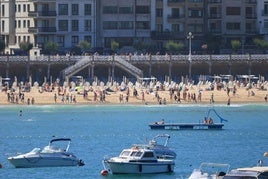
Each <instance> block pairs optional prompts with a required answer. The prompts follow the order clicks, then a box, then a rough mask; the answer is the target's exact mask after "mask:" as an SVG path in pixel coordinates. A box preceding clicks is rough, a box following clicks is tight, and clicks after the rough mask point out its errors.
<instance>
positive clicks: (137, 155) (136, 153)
mask: <svg viewBox="0 0 268 179" xmlns="http://www.w3.org/2000/svg"><path fill="white" fill-rule="evenodd" d="M141 155H142V152H141V151H133V152H132V153H131V154H130V156H132V157H140V156H141Z"/></svg>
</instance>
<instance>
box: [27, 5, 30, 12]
mask: <svg viewBox="0 0 268 179" xmlns="http://www.w3.org/2000/svg"><path fill="white" fill-rule="evenodd" d="M27 12H30V4H27Z"/></svg>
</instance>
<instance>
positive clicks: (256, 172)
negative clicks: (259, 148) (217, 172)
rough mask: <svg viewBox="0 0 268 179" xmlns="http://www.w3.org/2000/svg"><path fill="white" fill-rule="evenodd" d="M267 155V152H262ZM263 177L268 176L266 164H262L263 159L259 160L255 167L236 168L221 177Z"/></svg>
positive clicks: (262, 178)
mask: <svg viewBox="0 0 268 179" xmlns="http://www.w3.org/2000/svg"><path fill="white" fill-rule="evenodd" d="M264 156H265V157H268V153H267V152H265V153H264ZM242 178H246V179H265V178H268V166H263V161H262V160H259V161H258V165H257V166H255V167H245V168H237V169H233V170H231V171H230V172H229V173H227V174H226V175H225V176H224V178H223V179H242Z"/></svg>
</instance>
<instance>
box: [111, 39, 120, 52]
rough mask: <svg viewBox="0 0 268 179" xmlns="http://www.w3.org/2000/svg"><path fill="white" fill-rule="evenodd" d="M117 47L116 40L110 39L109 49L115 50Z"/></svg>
mask: <svg viewBox="0 0 268 179" xmlns="http://www.w3.org/2000/svg"><path fill="white" fill-rule="evenodd" d="M118 48H119V43H118V42H116V41H112V42H111V49H112V50H113V51H117V50H118Z"/></svg>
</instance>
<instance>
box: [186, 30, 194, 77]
mask: <svg viewBox="0 0 268 179" xmlns="http://www.w3.org/2000/svg"><path fill="white" fill-rule="evenodd" d="M192 38H194V36H193V34H192V32H189V33H188V36H187V39H189V57H188V60H189V78H191V77H192Z"/></svg>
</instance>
